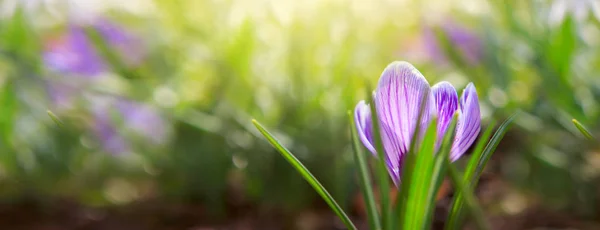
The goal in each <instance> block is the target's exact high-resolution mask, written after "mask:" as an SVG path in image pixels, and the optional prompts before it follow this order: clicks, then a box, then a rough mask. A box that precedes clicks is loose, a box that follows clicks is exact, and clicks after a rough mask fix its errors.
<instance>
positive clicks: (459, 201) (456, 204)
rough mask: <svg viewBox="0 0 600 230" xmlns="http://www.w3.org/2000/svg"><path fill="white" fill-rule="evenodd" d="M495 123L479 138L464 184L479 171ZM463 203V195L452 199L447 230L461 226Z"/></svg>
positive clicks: (465, 174)
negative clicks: (478, 167)
mask: <svg viewBox="0 0 600 230" xmlns="http://www.w3.org/2000/svg"><path fill="white" fill-rule="evenodd" d="M495 123H496V122H495V121H492V122H491V123H490V124H489V125H488V127H487V129H486V130H485V131H484V132H483V135H482V136H481V137H480V138H479V141H478V142H477V145H476V147H475V150H474V151H473V154H472V156H471V158H470V159H469V163H468V164H467V167H466V169H465V172H464V175H463V183H464V182H467V181H470V179H471V178H472V177H473V175H474V174H475V171H476V170H477V164H478V163H479V158H480V157H481V154H483V148H484V147H485V145H486V143H487V140H488V139H489V138H490V136H491V135H492V132H493V131H494V127H495ZM463 202H464V200H463V197H462V195H459V194H456V195H454V197H453V198H452V202H451V203H450V204H451V205H450V212H449V213H448V219H447V222H446V229H449V228H448V227H450V226H455V225H456V226H457V227H459V225H457V224H458V223H457V221H459V220H460V221H462V218H463V217H462V215H463V213H462V206H463Z"/></svg>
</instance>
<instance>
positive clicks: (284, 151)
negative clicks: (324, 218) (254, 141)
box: [252, 120, 356, 229]
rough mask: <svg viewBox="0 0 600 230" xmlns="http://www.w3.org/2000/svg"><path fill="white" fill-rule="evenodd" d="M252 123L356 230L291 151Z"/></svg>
mask: <svg viewBox="0 0 600 230" xmlns="http://www.w3.org/2000/svg"><path fill="white" fill-rule="evenodd" d="M252 123H253V124H254V126H256V128H257V129H258V131H260V133H261V134H262V135H263V136H264V137H265V138H267V141H269V143H270V144H271V145H273V147H275V149H277V151H279V153H281V155H282V156H283V157H284V158H285V159H286V160H287V161H288V162H289V163H290V164H291V165H292V166H293V167H294V168H295V169H296V170H297V171H298V172H299V173H300V175H302V177H303V178H304V179H305V180H306V181H308V183H309V184H310V185H311V186H312V187H313V188H314V189H315V191H316V192H317V193H318V194H319V195H320V196H321V197H322V198H323V199H324V200H325V202H327V204H328V205H329V207H330V208H331V209H332V210H333V211H334V212H335V214H336V215H337V216H338V217H339V218H340V219H341V220H342V222H344V224H345V225H346V227H347V228H348V229H356V227H355V226H354V224H353V223H352V221H351V220H350V218H349V217H348V215H346V213H345V212H344V211H343V210H342V208H341V207H340V206H339V205H338V203H337V202H336V201H335V200H334V199H333V197H332V196H331V195H330V194H329V192H327V190H326V189H325V188H324V187H323V185H321V183H320V182H319V181H318V180H317V179H316V178H315V177H314V176H313V175H312V174H311V173H310V172H309V171H308V169H307V168H306V167H305V166H304V165H303V164H302V163H301V162H300V161H299V160H298V158H296V157H295V156H294V155H293V154H292V153H291V152H290V151H289V150H287V149H286V148H285V147H284V146H283V145H281V143H279V141H278V140H277V139H276V138H275V137H274V136H273V135H272V134H271V133H270V132H269V131H267V130H266V129H265V128H264V127H263V126H262V125H261V124H260V123H258V121H256V120H252Z"/></svg>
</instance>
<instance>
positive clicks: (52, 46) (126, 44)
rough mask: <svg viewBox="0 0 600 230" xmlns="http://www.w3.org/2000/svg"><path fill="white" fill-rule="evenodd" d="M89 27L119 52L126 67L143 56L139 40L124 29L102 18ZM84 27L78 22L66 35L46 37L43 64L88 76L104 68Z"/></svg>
mask: <svg viewBox="0 0 600 230" xmlns="http://www.w3.org/2000/svg"><path fill="white" fill-rule="evenodd" d="M89 26H91V27H93V28H94V29H96V30H97V31H98V32H99V34H100V35H101V37H102V39H104V41H105V42H106V43H107V44H108V46H109V47H110V48H111V49H113V50H114V51H115V52H117V54H119V56H120V58H121V60H122V61H123V62H124V63H125V64H126V65H127V66H132V65H136V64H138V63H139V62H140V61H141V59H142V58H143V56H144V54H143V52H142V49H141V47H140V45H139V44H140V40H139V39H137V38H136V37H134V36H132V35H131V34H128V33H127V32H126V31H125V30H124V29H122V28H120V27H118V26H117V25H115V24H112V23H110V22H108V21H106V20H99V21H97V22H95V23H94V24H92V25H89ZM84 29H85V26H82V25H71V26H69V28H68V30H67V33H66V34H64V35H63V36H61V37H59V38H58V39H54V40H50V41H49V42H48V43H47V44H46V47H45V51H44V54H43V57H44V63H45V65H46V66H47V67H48V68H50V69H52V70H55V71H59V72H62V73H71V74H78V75H83V76H88V77H93V76H96V75H98V74H100V73H102V72H104V71H107V70H108V65H107V63H106V62H105V61H104V59H103V58H102V56H101V55H100V54H99V53H98V52H97V50H96V47H94V44H93V43H92V41H91V40H90V39H88V37H87V36H86V33H85V30H84Z"/></svg>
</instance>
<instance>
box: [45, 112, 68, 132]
mask: <svg viewBox="0 0 600 230" xmlns="http://www.w3.org/2000/svg"><path fill="white" fill-rule="evenodd" d="M46 113H48V116H50V118H52V121H54V123H56V125H58V127H60V128H63V127H64V126H65V123H63V122H62V121H61V120H60V119H59V118H58V116H56V114H54V113H53V112H52V111H50V110H46Z"/></svg>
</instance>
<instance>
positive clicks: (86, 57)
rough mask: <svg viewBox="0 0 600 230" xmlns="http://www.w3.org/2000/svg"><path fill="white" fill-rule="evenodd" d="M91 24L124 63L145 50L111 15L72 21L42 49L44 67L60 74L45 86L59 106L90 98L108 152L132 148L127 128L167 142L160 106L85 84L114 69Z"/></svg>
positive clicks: (98, 134) (137, 58)
mask: <svg viewBox="0 0 600 230" xmlns="http://www.w3.org/2000/svg"><path fill="white" fill-rule="evenodd" d="M87 26H91V27H93V28H94V29H96V30H97V31H98V33H99V34H100V36H101V37H102V38H103V39H104V41H105V42H106V44H107V45H108V46H109V47H110V48H111V49H112V50H113V51H115V52H116V53H117V54H118V55H119V57H120V58H121V61H123V62H124V63H123V64H125V66H129V67H132V66H135V65H137V64H139V63H140V62H141V61H142V59H143V58H144V56H145V52H144V50H143V47H142V46H140V44H141V40H140V39H139V38H138V37H135V36H133V35H132V34H129V33H128V32H127V31H126V30H124V29H123V28H121V27H120V26H118V25H116V24H114V23H111V22H109V21H107V20H98V21H95V22H94V23H92V24H90V25H75V24H72V25H70V26H69V27H68V29H67V30H66V31H65V34H63V35H61V36H59V37H58V38H57V39H52V40H49V41H48V43H47V44H46V47H45V51H44V54H43V58H44V59H43V60H44V64H45V65H46V67H47V68H48V69H50V70H53V71H56V72H58V73H60V74H59V75H58V76H59V79H55V80H54V81H50V82H49V83H48V86H47V89H48V93H49V97H50V100H51V101H52V102H53V104H55V106H56V107H57V108H56V109H57V110H58V111H57V112H60V110H61V109H71V108H73V107H74V104H75V102H76V101H77V100H86V103H88V104H89V105H90V109H91V115H92V122H93V125H92V131H93V133H94V134H95V136H96V137H97V138H98V141H99V142H100V143H101V145H102V147H103V148H104V150H105V151H107V152H109V153H113V154H119V153H124V152H129V151H130V146H129V145H130V143H129V141H128V137H130V136H129V135H125V134H134V135H135V136H141V137H143V138H145V139H148V140H150V141H151V143H154V144H161V143H164V141H165V139H166V135H167V134H166V130H167V129H166V125H167V124H166V121H165V120H164V119H163V118H162V117H161V116H160V114H159V113H158V111H156V110H155V109H153V108H151V107H150V106H148V105H144V104H142V103H138V102H135V101H131V100H127V99H124V98H120V97H116V96H105V95H102V96H101V95H95V94H94V93H93V92H89V91H88V90H86V86H88V85H91V84H95V82H94V81H93V80H94V79H96V78H98V77H100V76H102V75H101V74H102V73H104V72H108V71H110V68H109V65H108V63H106V62H105V61H104V60H103V58H102V56H101V55H100V54H99V52H98V51H97V50H96V47H94V44H93V43H92V41H91V40H89V39H88V37H87V35H86V32H85V28H86V27H87ZM84 95H87V96H85V97H84ZM88 96H89V97H88ZM119 121H120V122H119ZM130 131H131V132H130Z"/></svg>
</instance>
